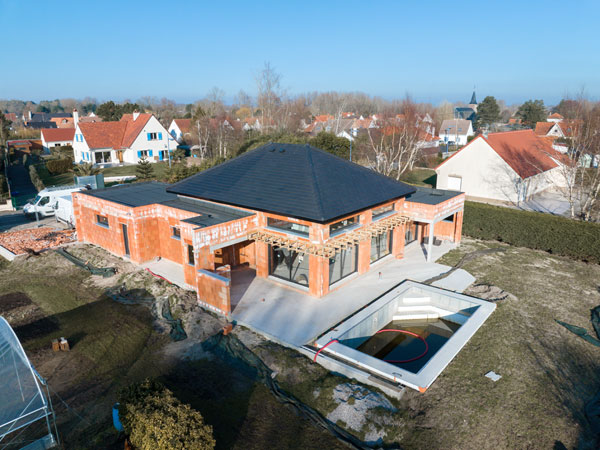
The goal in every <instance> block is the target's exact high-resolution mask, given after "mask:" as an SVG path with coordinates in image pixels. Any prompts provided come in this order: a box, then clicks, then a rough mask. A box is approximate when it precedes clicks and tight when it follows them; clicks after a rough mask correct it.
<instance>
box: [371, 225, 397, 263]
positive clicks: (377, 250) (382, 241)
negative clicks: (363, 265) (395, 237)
mask: <svg viewBox="0 0 600 450" xmlns="http://www.w3.org/2000/svg"><path fill="white" fill-rule="evenodd" d="M390 253H392V233H391V232H389V231H386V232H385V233H382V234H379V235H377V236H373V237H372V238H371V263H374V262H375V261H379V260H380V259H381V258H383V257H385V256H387V255H389V254H390Z"/></svg>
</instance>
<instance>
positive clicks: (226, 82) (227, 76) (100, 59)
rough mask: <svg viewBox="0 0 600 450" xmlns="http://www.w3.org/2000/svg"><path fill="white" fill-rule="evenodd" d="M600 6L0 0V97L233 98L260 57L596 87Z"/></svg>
mask: <svg viewBox="0 0 600 450" xmlns="http://www.w3.org/2000/svg"><path fill="white" fill-rule="evenodd" d="M599 18H600V2H598V1H597V0H596V1H586V0H583V1H576V2H565V1H564V0H563V1H561V2H553V1H543V2H541V1H540V2H538V1H502V2H492V1H485V0H484V1H477V2H476V1H455V2H448V1H444V2H442V1H440V2H437V1H429V2H422V1H411V2H409V1H400V0H397V1H383V0H380V1H376V2H375V1H373V2H369V1H364V0H363V1H360V2H359V1H352V0H346V1H334V0H326V1H316V2H312V1H302V2H300V1H281V0H279V1H260V0H254V1H247V0H245V1H243V2H237V1H233V0H230V1H227V2H219V1H214V0H213V1H210V2H205V1H189V2H184V1H177V0H170V1H164V0H162V1H154V0H147V1H137V0H121V1H111V0H104V1H94V2H92V1H81V0H78V1H69V0H67V1H60V2H54V1H45V0H43V1H42V0H32V1H22V0H0V29H1V30H2V35H3V37H4V43H5V45H4V46H3V50H2V63H0V98H19V99H32V100H34V101H39V100H42V99H53V98H64V97H75V98H82V97H85V96H90V97H96V98H98V99H99V100H107V99H115V100H123V99H136V98H139V97H142V96H147V95H149V96H156V97H163V96H164V97H168V98H172V99H175V100H177V101H181V102H187V101H193V100H196V99H199V98H201V97H203V96H204V95H205V94H206V93H207V92H208V91H209V90H210V89H211V88H212V87H213V86H217V87H219V88H220V89H222V90H224V91H225V92H226V94H227V96H228V98H232V97H233V96H234V95H235V94H236V93H237V91H238V90H239V89H244V90H245V91H247V92H249V93H250V94H254V93H255V90H256V88H255V81H254V76H255V74H256V73H257V72H258V71H259V70H260V69H261V67H262V66H263V64H264V62H265V61H269V62H271V64H272V65H273V66H274V67H275V68H276V70H277V71H278V72H279V73H281V74H282V76H283V78H282V84H283V86H284V87H285V88H287V89H288V91H289V92H290V93H302V92H308V91H328V90H337V91H363V92H366V93H368V94H371V95H379V96H382V97H385V98H399V97H403V96H404V95H405V94H406V93H410V94H411V95H412V96H413V97H414V98H415V99H416V100H418V101H426V102H432V103H438V102H440V101H442V100H444V99H447V100H450V101H460V100H462V101H467V100H468V99H469V98H470V94H471V91H472V89H473V86H474V85H476V86H477V93H478V97H479V99H482V98H483V97H484V96H486V95H494V96H495V97H496V98H499V99H505V100H506V101H507V102H508V103H518V102H522V101H524V100H527V99H529V98H542V99H544V101H545V102H546V103H547V104H553V103H555V102H557V101H558V100H559V99H560V98H561V97H563V96H564V95H565V94H570V95H576V94H577V93H578V92H579V91H580V90H581V89H582V88H585V91H586V92H587V94H588V95H589V96H591V97H592V98H595V99H598V98H600V83H599V81H600V79H599V78H600V56H599V55H598V51H599V45H598V44H600V38H599V37H598V30H597V28H598V19H599ZM7 44H8V45H7Z"/></svg>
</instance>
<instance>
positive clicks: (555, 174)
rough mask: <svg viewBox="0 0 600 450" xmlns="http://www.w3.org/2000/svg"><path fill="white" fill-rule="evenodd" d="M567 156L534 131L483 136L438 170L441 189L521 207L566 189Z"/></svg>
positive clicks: (445, 162) (438, 185)
mask: <svg viewBox="0 0 600 450" xmlns="http://www.w3.org/2000/svg"><path fill="white" fill-rule="evenodd" d="M564 158H565V156H564V155H561V154H560V153H559V152H557V151H555V150H554V149H553V148H552V145H551V143H550V141H549V140H547V139H544V138H540V137H538V136H536V135H535V133H534V132H533V130H519V131H507V132H502V133H490V134H489V135H488V136H487V137H485V136H483V135H480V136H478V137H476V138H475V139H473V140H472V141H471V142H470V143H469V144H468V145H467V146H466V147H464V148H462V149H461V150H459V151H458V152H456V153H455V154H454V155H452V156H451V157H450V158H448V159H446V160H445V161H444V162H443V163H442V164H440V165H439V166H438V167H437V168H436V170H435V171H436V173H437V187H438V188H439V189H450V190H455V191H462V192H465V193H466V194H467V196H468V197H470V198H473V199H475V200H482V201H498V202H508V203H512V204H517V205H518V204H519V203H520V202H522V201H525V200H527V199H529V198H530V197H531V196H532V195H534V194H537V193H539V192H542V191H545V190H546V189H549V188H552V187H564V186H565V184H566V183H565V178H564V174H565V172H564V171H563V168H562V166H561V161H564Z"/></svg>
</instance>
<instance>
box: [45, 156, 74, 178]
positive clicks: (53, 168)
mask: <svg viewBox="0 0 600 450" xmlns="http://www.w3.org/2000/svg"><path fill="white" fill-rule="evenodd" d="M46 169H48V172H50V173H51V174H52V175H58V174H61V173H67V172H68V171H69V170H72V169H73V160H72V159H71V158H63V159H49V160H48V161H46Z"/></svg>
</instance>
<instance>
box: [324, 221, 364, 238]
mask: <svg viewBox="0 0 600 450" xmlns="http://www.w3.org/2000/svg"><path fill="white" fill-rule="evenodd" d="M357 225H358V216H354V217H350V218H348V219H344V220H340V221H339V222H336V223H333V224H331V225H329V236H335V235H336V234H340V233H343V232H344V231H346V230H348V229H352V228H356V226H357Z"/></svg>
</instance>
